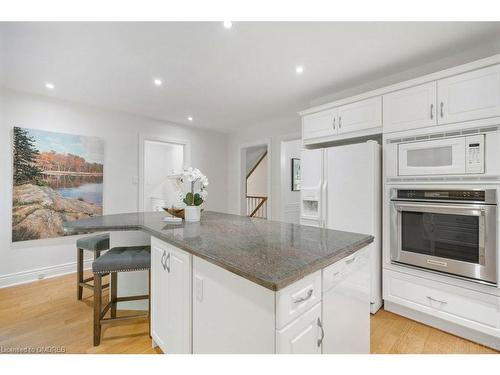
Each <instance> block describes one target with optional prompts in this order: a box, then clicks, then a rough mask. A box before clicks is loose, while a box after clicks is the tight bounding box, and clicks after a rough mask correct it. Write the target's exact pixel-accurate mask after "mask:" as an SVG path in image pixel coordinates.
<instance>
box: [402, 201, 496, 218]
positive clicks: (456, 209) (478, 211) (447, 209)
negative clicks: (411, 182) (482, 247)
mask: <svg viewBox="0 0 500 375" xmlns="http://www.w3.org/2000/svg"><path fill="white" fill-rule="evenodd" d="M394 207H395V208H396V210H397V211H398V212H401V211H411V212H423V213H435V214H451V215H466V216H484V215H485V214H486V208H485V207H484V206H482V205H477V204H476V205H456V204H449V205H442V204H411V203H399V202H394Z"/></svg>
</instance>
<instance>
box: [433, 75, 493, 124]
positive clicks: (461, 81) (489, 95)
mask: <svg viewBox="0 0 500 375" xmlns="http://www.w3.org/2000/svg"><path fill="white" fill-rule="evenodd" d="M438 111H439V112H438V113H439V115H438V121H439V124H448V123H452V122H461V121H468V120H475V119H480V118H487V117H495V116H500V65H495V66H491V67H488V68H484V69H479V70H474V71H472V72H468V73H464V74H459V75H456V76H453V77H449V78H445V79H442V80H439V81H438Z"/></svg>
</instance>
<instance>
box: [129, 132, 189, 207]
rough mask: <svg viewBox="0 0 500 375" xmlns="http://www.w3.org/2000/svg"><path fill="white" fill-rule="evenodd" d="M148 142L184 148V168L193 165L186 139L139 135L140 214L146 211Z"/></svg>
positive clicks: (138, 201)
mask: <svg viewBox="0 0 500 375" xmlns="http://www.w3.org/2000/svg"><path fill="white" fill-rule="evenodd" d="M146 142H159V143H170V144H177V145H182V146H184V155H183V159H184V160H183V164H184V166H190V165H191V142H190V141H188V140H185V139H178V138H170V137H157V136H152V135H147V134H143V133H139V161H138V162H139V165H138V167H139V176H138V178H137V183H138V185H139V186H138V194H139V196H138V200H137V210H138V211H139V212H142V211H144V158H145V155H144V153H145V149H146V148H145V144H146Z"/></svg>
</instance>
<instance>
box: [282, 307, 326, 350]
mask: <svg viewBox="0 0 500 375" xmlns="http://www.w3.org/2000/svg"><path fill="white" fill-rule="evenodd" d="M323 338H324V331H323V328H322V321H321V302H320V303H318V304H317V305H315V306H314V307H312V308H311V309H310V310H309V311H307V312H305V313H304V314H302V315H301V316H299V317H298V318H297V319H295V320H294V321H292V322H291V323H289V324H288V325H286V326H285V327H283V328H282V329H280V330H278V331H276V352H277V353H278V354H321V345H322V340H323Z"/></svg>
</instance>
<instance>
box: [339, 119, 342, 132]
mask: <svg viewBox="0 0 500 375" xmlns="http://www.w3.org/2000/svg"><path fill="white" fill-rule="evenodd" d="M341 127H342V116H339V129H340V128H341Z"/></svg>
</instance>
